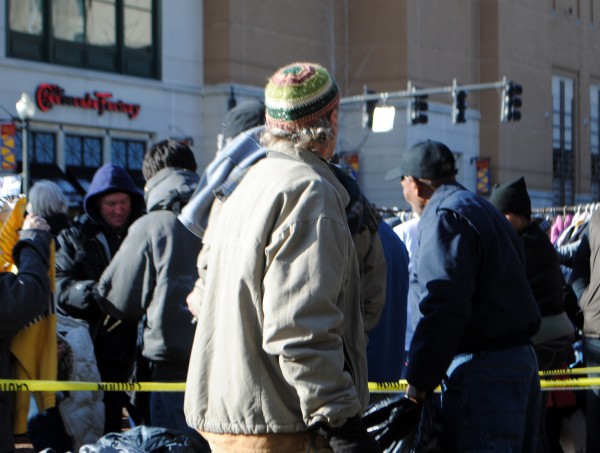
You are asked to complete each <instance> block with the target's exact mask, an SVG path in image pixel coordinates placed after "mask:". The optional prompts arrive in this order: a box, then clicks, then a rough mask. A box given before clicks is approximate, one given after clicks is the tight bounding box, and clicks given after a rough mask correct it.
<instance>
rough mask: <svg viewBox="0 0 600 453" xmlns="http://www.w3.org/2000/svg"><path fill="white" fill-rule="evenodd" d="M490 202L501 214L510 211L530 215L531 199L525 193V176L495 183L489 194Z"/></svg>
mask: <svg viewBox="0 0 600 453" xmlns="http://www.w3.org/2000/svg"><path fill="white" fill-rule="evenodd" d="M490 203H492V204H493V205H494V206H495V207H496V209H498V211H500V212H501V213H503V214H506V213H512V214H520V215H526V216H530V215H531V199H530V198H529V193H527V185H526V184H525V178H523V177H520V178H519V179H517V180H515V181H511V182H507V183H504V184H496V185H495V186H494V188H493V189H492V194H491V195H490Z"/></svg>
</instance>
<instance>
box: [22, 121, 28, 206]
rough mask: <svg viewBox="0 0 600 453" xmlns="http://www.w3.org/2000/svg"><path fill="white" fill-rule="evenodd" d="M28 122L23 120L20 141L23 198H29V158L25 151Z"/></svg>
mask: <svg viewBox="0 0 600 453" xmlns="http://www.w3.org/2000/svg"><path fill="white" fill-rule="evenodd" d="M28 129H29V128H28V120H23V130H22V131H23V138H22V139H21V143H22V145H23V150H22V160H21V164H22V165H23V168H22V169H21V170H22V181H21V182H22V187H23V193H24V194H25V197H27V198H29V156H28V152H27V151H28V150H27V135H28Z"/></svg>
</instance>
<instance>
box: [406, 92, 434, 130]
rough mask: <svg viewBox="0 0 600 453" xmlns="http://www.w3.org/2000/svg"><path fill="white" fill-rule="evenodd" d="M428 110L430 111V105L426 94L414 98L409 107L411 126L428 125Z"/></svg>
mask: <svg viewBox="0 0 600 453" xmlns="http://www.w3.org/2000/svg"><path fill="white" fill-rule="evenodd" d="M427 110H429V104H428V103H427V95H426V94H424V95H421V96H415V97H413V98H412V99H411V101H410V105H409V106H408V121H409V122H410V124H427V121H428V118H427V113H426V112H427Z"/></svg>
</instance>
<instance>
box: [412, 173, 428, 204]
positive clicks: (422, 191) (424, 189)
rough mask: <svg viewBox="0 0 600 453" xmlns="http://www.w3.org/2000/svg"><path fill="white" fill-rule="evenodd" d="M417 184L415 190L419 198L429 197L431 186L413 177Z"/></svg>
mask: <svg viewBox="0 0 600 453" xmlns="http://www.w3.org/2000/svg"><path fill="white" fill-rule="evenodd" d="M412 180H413V181H414V184H415V190H416V192H417V196H418V197H419V198H423V199H427V198H429V196H430V195H431V186H430V185H429V184H425V183H424V182H423V181H421V180H420V179H418V178H412Z"/></svg>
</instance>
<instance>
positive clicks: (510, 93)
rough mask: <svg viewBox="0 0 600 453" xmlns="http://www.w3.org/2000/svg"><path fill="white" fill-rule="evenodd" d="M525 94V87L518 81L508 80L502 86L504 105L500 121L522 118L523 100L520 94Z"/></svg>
mask: <svg viewBox="0 0 600 453" xmlns="http://www.w3.org/2000/svg"><path fill="white" fill-rule="evenodd" d="M521 94H523V87H522V86H521V85H519V84H518V83H515V82H512V81H510V80H507V81H505V82H504V86H503V87H502V106H501V110H500V121H502V122H503V123H508V122H509V121H519V120H520V119H521V110H520V108H521V106H522V105H523V101H522V100H521V98H520V97H519V96H521Z"/></svg>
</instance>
